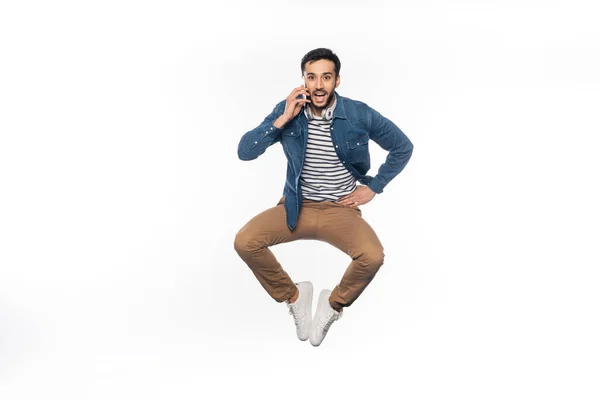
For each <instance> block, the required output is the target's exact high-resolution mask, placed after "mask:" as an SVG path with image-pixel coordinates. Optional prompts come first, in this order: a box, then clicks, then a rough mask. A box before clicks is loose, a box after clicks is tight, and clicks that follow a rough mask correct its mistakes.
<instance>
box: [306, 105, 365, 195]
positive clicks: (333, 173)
mask: <svg viewBox="0 0 600 400" xmlns="http://www.w3.org/2000/svg"><path fill="white" fill-rule="evenodd" d="M336 100H337V99H335V100H334V103H333V105H332V106H331V107H330V109H329V110H332V109H333V108H334V107H335V105H336ZM306 108H308V106H306ZM329 110H327V111H329ZM305 113H306V115H307V117H308V144H307V147H306V156H305V159H304V164H303V166H302V172H301V174H300V187H301V189H302V197H304V198H305V199H309V200H314V201H335V200H338V199H339V198H340V197H342V196H345V195H347V194H349V193H352V192H353V191H354V189H356V178H354V177H353V176H352V174H350V172H349V171H348V170H347V169H346V167H345V166H344V164H342V163H341V161H340V159H339V158H338V156H337V153H336V152H335V149H334V147H333V142H332V141H331V134H330V130H331V119H326V118H316V117H314V116H313V115H312V113H311V112H310V110H305ZM323 114H324V115H328V116H331V115H332V114H333V113H332V112H327V114H325V113H323Z"/></svg>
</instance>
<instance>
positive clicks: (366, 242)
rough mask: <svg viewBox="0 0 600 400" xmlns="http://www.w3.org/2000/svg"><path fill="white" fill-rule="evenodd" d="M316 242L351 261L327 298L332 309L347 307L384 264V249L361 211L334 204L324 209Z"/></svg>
mask: <svg viewBox="0 0 600 400" xmlns="http://www.w3.org/2000/svg"><path fill="white" fill-rule="evenodd" d="M317 239H318V240H322V241H324V242H327V243H329V244H331V245H333V246H335V247H337V248H338V249H340V250H341V251H343V252H344V253H346V254H348V255H349V256H350V257H351V258H352V261H351V262H350V265H349V266H348V268H347V269H346V272H345V273H344V276H343V277H342V280H341V281H340V283H339V284H338V285H337V286H336V287H335V288H334V289H333V291H332V293H331V296H330V297H329V303H330V305H331V307H333V308H334V309H336V310H341V308H342V307H349V306H350V305H351V304H352V303H353V302H354V301H355V300H356V299H357V298H358V296H360V294H361V293H362V292H363V291H364V290H365V288H366V287H367V285H368V284H369V283H370V282H371V280H373V278H374V277H375V274H376V273H377V271H378V270H379V268H380V267H381V266H382V265H383V258H384V254H383V246H382V245H381V242H380V241H379V238H378V237H377V235H376V234H375V231H373V229H372V228H371V226H370V225H369V224H368V223H367V221H365V220H364V219H363V218H362V212H361V211H360V210H358V209H355V208H351V207H346V206H342V205H339V204H336V203H331V206H330V207H327V208H326V209H324V210H323V213H322V214H321V217H320V221H319V227H318V237H317Z"/></svg>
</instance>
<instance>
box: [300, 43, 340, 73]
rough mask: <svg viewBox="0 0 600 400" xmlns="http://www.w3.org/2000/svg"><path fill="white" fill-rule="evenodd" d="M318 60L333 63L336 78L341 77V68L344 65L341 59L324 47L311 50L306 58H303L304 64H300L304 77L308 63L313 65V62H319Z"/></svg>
mask: <svg viewBox="0 0 600 400" xmlns="http://www.w3.org/2000/svg"><path fill="white" fill-rule="evenodd" d="M318 60H329V61H332V62H333V64H334V65H335V76H336V77H337V76H339V75H340V68H341V67H342V63H341V62H340V59H339V58H338V56H336V55H335V53H334V52H333V51H331V50H329V49H325V48H322V47H321V48H318V49H314V50H311V51H309V52H308V53H306V55H305V56H304V57H302V62H301V64H300V69H301V71H302V75H304V66H305V65H306V63H312V62H313V61H318Z"/></svg>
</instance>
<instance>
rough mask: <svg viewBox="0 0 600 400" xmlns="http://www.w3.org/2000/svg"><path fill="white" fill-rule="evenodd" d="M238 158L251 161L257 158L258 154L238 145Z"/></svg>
mask: <svg viewBox="0 0 600 400" xmlns="http://www.w3.org/2000/svg"><path fill="white" fill-rule="evenodd" d="M238 158H239V159H240V160H242V161H250V160H254V159H255V158H256V155H254V154H252V153H251V152H249V151H247V150H245V149H243V148H242V146H239V147H238Z"/></svg>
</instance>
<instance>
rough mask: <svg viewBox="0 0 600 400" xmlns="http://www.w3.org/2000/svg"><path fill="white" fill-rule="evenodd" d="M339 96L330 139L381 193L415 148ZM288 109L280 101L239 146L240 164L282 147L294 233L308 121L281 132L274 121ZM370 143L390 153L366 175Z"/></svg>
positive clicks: (360, 175) (378, 117)
mask: <svg viewBox="0 0 600 400" xmlns="http://www.w3.org/2000/svg"><path fill="white" fill-rule="evenodd" d="M335 95H336V96H337V105H336V107H335V109H334V111H333V119H332V121H331V141H332V142H333V146H334V147H335V150H336V152H337V155H338V157H339V158H340V161H341V162H342V163H343V164H344V165H345V166H346V168H348V171H350V173H352V175H353V176H354V177H355V178H356V179H357V180H358V182H360V183H362V184H363V185H367V186H368V187H369V188H371V190H373V191H374V192H375V193H381V192H383V188H384V187H385V186H386V185H387V184H388V183H389V182H390V181H391V180H392V179H393V178H394V177H395V176H396V175H398V174H399V173H400V171H402V169H404V167H405V166H406V163H408V160H409V159H410V156H411V155H412V150H413V145H412V143H411V142H410V140H409V139H408V138H407V137H406V135H405V134H404V133H403V132H402V131H401V130H400V128H398V127H397V126H396V125H394V123H393V122H392V121H390V120H389V119H387V118H385V117H384V116H382V115H381V114H379V113H378V112H377V111H375V110H374V109H372V108H371V107H369V106H368V105H366V104H365V103H362V102H360V101H356V100H352V99H349V98H347V97H342V96H340V95H339V94H338V93H337V92H335ZM305 107H308V106H305ZM284 111H285V100H282V101H281V102H279V103H278V104H277V105H276V106H275V108H274V109H273V111H272V112H271V113H270V114H269V115H267V117H266V118H265V119H264V121H263V122H262V123H261V124H260V125H259V126H257V127H256V128H254V129H252V130H251V131H249V132H246V133H245V134H244V135H243V136H242V138H241V140H240V143H239V145H238V156H239V158H240V159H241V160H254V159H255V158H257V157H258V156H260V155H261V154H263V153H264V152H265V150H266V149H267V147H269V146H271V145H272V144H274V143H276V142H280V143H281V145H282V146H283V151H284V153H285V156H286V158H287V161H288V165H287V178H286V181H285V186H284V189H283V195H284V196H285V203H284V207H285V212H286V223H287V226H288V228H289V229H290V231H293V230H294V228H295V227H296V223H297V221H298V215H300V210H301V208H302V190H301V188H300V172H302V165H303V163H304V156H305V153H306V145H307V143H308V120H307V119H306V116H305V115H304V113H303V112H300V113H299V114H298V115H297V116H296V117H295V118H293V119H292V120H290V121H289V122H288V123H287V124H286V125H285V126H284V127H283V128H281V129H280V128H277V127H276V126H274V125H273V122H274V121H275V120H276V119H277V118H278V117H279V116H280V115H281V114H283V112H284ZM369 139H371V140H373V141H374V142H375V143H377V144H378V145H379V146H380V147H381V148H383V149H384V150H387V151H388V152H389V153H388V155H387V157H386V160H385V162H384V163H383V164H382V165H381V166H380V167H379V171H378V172H377V175H375V176H374V177H372V176H369V175H366V173H367V172H368V171H369V169H370V168H371V160H370V156H369Z"/></svg>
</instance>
